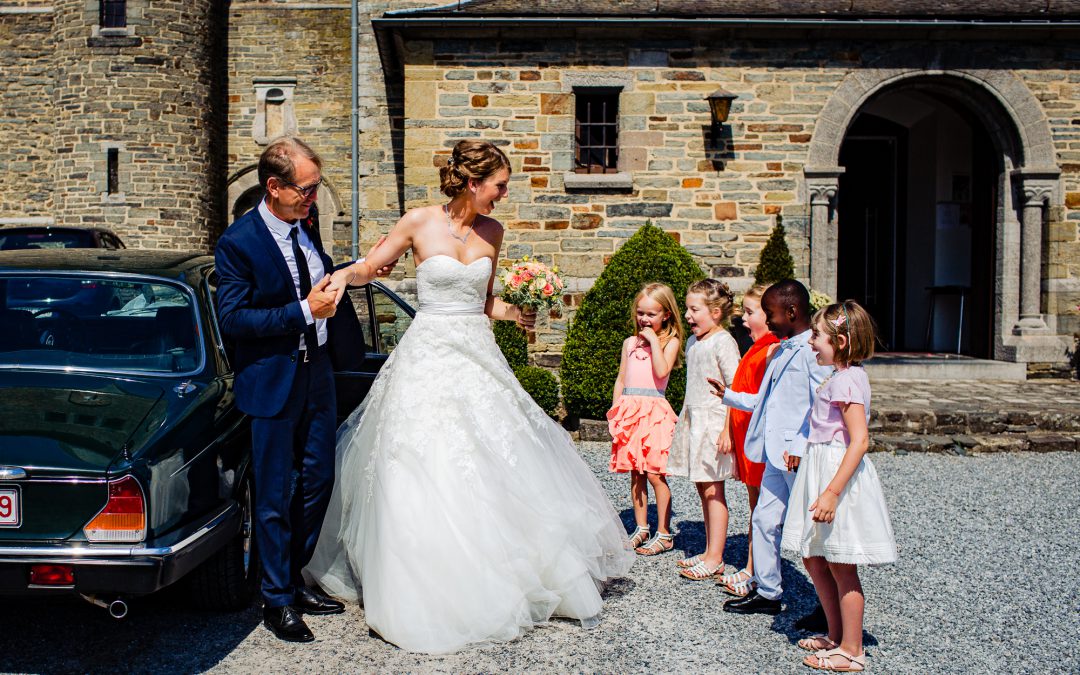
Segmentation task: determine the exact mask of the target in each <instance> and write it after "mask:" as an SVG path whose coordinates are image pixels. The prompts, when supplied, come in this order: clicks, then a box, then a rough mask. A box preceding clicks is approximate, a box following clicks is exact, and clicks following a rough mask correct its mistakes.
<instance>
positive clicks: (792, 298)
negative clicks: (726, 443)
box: [713, 279, 831, 614]
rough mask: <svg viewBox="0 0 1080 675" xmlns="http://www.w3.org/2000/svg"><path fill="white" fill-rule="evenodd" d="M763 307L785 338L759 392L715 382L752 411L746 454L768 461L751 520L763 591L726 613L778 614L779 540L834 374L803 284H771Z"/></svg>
mask: <svg viewBox="0 0 1080 675" xmlns="http://www.w3.org/2000/svg"><path fill="white" fill-rule="evenodd" d="M761 307H762V309H763V310H764V311H765V320H766V322H767V323H768V325H769V330H770V331H772V333H773V334H774V335H775V336H776V337H778V338H780V340H781V343H780V345H779V346H778V349H777V351H776V353H775V354H773V356H772V360H771V361H770V362H769V366H768V368H767V369H766V370H765V376H764V379H763V380H762V382H761V389H760V390H759V392H758V393H757V394H747V393H741V392H735V391H731V390H730V389H729V390H726V391H725V388H724V387H723V385H721V384H720V383H718V382H714V383H713V386H714V387H715V388H716V390H717V392H716V393H717V395H718V396H723V400H724V404H725V405H728V406H731V407H732V408H738V409H739V410H746V411H748V412H752V413H753V415H752V416H751V417H750V426H749V428H748V429H747V432H746V445H745V448H746V457H747V459H749V460H750V461H752V462H765V474H764V476H763V477H762V480H761V496H760V498H759V499H758V503H757V508H755V509H754V516H753V519H752V522H753V542H754V579H753V581H754V583H755V584H756V585H757V588H756V590H751V591H750V592H749V593H748V594H747V595H746V596H744V597H741V598H737V599H735V600H729V601H728V602H726V603H724V611H726V612H735V613H738V614H758V613H764V614H777V613H778V612H779V611H780V596H781V595H782V593H783V588H782V586H781V578H780V538H781V534H782V528H783V525H784V516H785V514H786V513H787V502H788V495H789V494H790V493H791V486H792V485H793V484H794V482H795V470H796V469H797V468H798V466H799V460H800V458H801V457H802V453H803V450H804V449H805V447H806V438H807V434H808V433H809V416H810V407H811V406H812V404H813V401H814V394H815V392H816V390H817V387H818V386H819V385H820V384H821V383H822V382H824V381H825V378H826V377H827V376H828V375H829V373H830V372H831V368H827V367H825V366H820V365H818V363H817V356H816V355H815V354H814V351H813V350H812V349H811V348H810V332H811V331H810V328H811V326H810V294H809V293H808V292H807V290H806V287H805V286H803V285H802V284H800V283H799V282H798V281H794V280H790V279H789V280H786V281H781V282H779V283H776V284H773V285H772V286H770V287H769V289H768V290H767V291H765V294H764V295H763V296H762V298H761Z"/></svg>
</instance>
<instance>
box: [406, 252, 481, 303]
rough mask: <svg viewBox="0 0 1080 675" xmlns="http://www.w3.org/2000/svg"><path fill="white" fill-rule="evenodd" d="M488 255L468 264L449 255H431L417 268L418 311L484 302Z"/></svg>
mask: <svg viewBox="0 0 1080 675" xmlns="http://www.w3.org/2000/svg"><path fill="white" fill-rule="evenodd" d="M490 278H491V258H489V257H487V256H484V257H483V258H477V259H476V260H474V261H472V262H471V263H469V264H467V265H466V264H465V263H462V262H460V261H458V260H457V259H456V258H452V257H450V256H448V255H442V254H439V255H433V256H431V257H430V258H428V259H426V260H424V262H422V263H420V265H419V266H417V268H416V294H417V297H418V298H419V300H420V311H422V312H423V311H425V310H430V309H434V308H438V307H448V306H451V305H453V306H460V307H465V306H469V307H476V306H479V307H480V309H481V311H483V306H484V303H485V302H487V285H488V279H490Z"/></svg>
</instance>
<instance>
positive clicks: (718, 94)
mask: <svg viewBox="0 0 1080 675" xmlns="http://www.w3.org/2000/svg"><path fill="white" fill-rule="evenodd" d="M705 98H706V99H707V100H708V101H709V112H711V113H712V124H713V129H716V130H719V129H720V127H721V126H723V124H724V122H727V119H728V114H729V113H730V112H731V102H732V101H734V100H735V99H737V98H739V97H738V95H736V94H732V93H731V92H730V91H728V90H726V89H722V88H721V89H717V90H716V91H714V92H713V93H711V94H709V95H708V96H706V97H705Z"/></svg>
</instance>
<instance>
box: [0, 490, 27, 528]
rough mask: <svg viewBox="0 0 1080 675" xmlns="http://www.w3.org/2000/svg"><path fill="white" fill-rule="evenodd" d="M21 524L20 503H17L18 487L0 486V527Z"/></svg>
mask: <svg viewBox="0 0 1080 675" xmlns="http://www.w3.org/2000/svg"><path fill="white" fill-rule="evenodd" d="M20 525H22V505H21V504H20V503H19V488H17V487H6V488H0V527H19V526H20Z"/></svg>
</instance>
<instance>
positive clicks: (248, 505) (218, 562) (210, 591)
mask: <svg viewBox="0 0 1080 675" xmlns="http://www.w3.org/2000/svg"><path fill="white" fill-rule="evenodd" d="M239 499H240V531H239V532H237V533H236V536H235V537H233V538H232V540H231V541H229V543H228V544H226V545H225V546H224V547H222V549H221V550H220V551H218V552H217V553H215V554H214V555H213V557H211V558H210V559H209V560H207V561H206V562H204V563H203V564H202V565H200V566H199V567H198V568H197V569H195V570H194V571H193V572H192V573H191V582H190V583H191V592H192V595H191V597H192V599H193V600H194V601H195V603H196V604H197V605H198V606H199V607H202V608H203V609H214V610H239V609H244V608H246V607H247V606H248V605H249V604H251V598H252V597H253V596H254V595H255V591H256V590H257V588H258V586H259V579H260V576H261V571H262V568H261V566H260V564H259V551H258V549H257V548H256V546H255V494H254V490H253V486H252V480H251V476H250V475H249V476H248V477H247V478H246V479H245V480H244V482H243V484H242V485H241V487H240V492H239Z"/></svg>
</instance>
